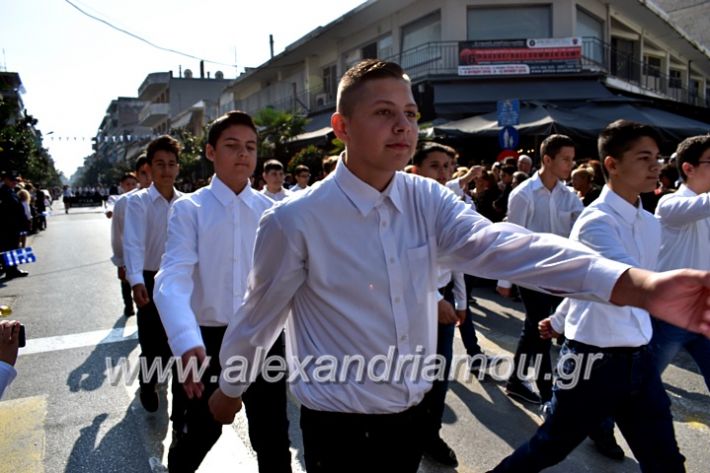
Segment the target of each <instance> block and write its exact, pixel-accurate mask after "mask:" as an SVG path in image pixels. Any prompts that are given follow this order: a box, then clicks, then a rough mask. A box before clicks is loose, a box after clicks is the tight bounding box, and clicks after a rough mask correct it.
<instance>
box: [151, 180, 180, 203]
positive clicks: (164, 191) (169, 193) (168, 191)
mask: <svg viewBox="0 0 710 473" xmlns="http://www.w3.org/2000/svg"><path fill="white" fill-rule="evenodd" d="M155 190H157V191H158V193H160V195H162V196H163V197H165V200H167V201H168V202H170V201H171V200H173V196H174V195H175V188H174V187H173V186H172V185H170V186H161V185H158V184H155Z"/></svg>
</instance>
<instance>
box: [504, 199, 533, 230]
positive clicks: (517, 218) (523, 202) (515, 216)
mask: <svg viewBox="0 0 710 473" xmlns="http://www.w3.org/2000/svg"><path fill="white" fill-rule="evenodd" d="M528 206H529V205H528V197H527V195H525V193H524V192H511V193H510V195H509V196H508V222H510V223H514V224H516V225H520V226H521V227H524V226H525V223H526V222H527V220H528Z"/></svg>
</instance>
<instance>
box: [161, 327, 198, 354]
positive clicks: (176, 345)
mask: <svg viewBox="0 0 710 473" xmlns="http://www.w3.org/2000/svg"><path fill="white" fill-rule="evenodd" d="M168 343H169V344H170V350H172V352H173V355H175V356H182V355H184V354H185V352H187V351H188V350H192V349H193V348H197V347H202V348H205V343H204V341H203V340H202V336H201V335H200V334H199V333H195V332H193V331H192V330H185V331H184V332H182V333H181V334H180V335H178V336H177V337H175V338H169V339H168Z"/></svg>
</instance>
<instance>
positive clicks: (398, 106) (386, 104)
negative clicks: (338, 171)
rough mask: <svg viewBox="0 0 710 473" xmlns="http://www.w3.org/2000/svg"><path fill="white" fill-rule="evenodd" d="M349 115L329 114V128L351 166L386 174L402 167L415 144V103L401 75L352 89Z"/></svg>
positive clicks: (412, 152) (375, 80)
mask: <svg viewBox="0 0 710 473" xmlns="http://www.w3.org/2000/svg"><path fill="white" fill-rule="evenodd" d="M355 93H356V94H357V98H356V100H355V101H354V103H355V106H354V107H353V110H352V112H351V113H350V115H349V116H345V115H343V114H341V113H335V114H334V115H333V120H332V122H333V129H334V130H335V134H336V135H337V136H338V138H340V139H341V140H342V141H343V142H344V143H345V146H346V148H347V155H346V157H347V162H348V166H349V167H351V169H357V170H359V171H362V172H364V173H367V174H370V175H386V174H391V173H394V172H395V171H399V170H401V169H403V168H404V166H405V165H406V164H407V162H408V161H409V160H410V159H411V158H412V155H413V154H414V151H415V146H416V144H417V133H418V130H419V127H418V125H417V115H418V110H417V104H416V103H415V102H414V97H413V96H412V90H411V87H410V84H409V83H408V82H407V81H405V80H403V79H396V78H384V79H374V80H370V81H367V82H365V83H363V84H362V85H361V86H360V88H359V90H357V91H356V92H355Z"/></svg>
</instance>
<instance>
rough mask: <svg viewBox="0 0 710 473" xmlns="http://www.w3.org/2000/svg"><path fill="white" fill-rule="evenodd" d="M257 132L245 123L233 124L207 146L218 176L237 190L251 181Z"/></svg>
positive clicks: (207, 151)
mask: <svg viewBox="0 0 710 473" xmlns="http://www.w3.org/2000/svg"><path fill="white" fill-rule="evenodd" d="M256 150H257V146H256V133H254V130H252V129H251V128H249V127H248V126H244V125H232V126H230V127H228V128H227V129H225V130H224V131H223V132H222V134H220V135H219V138H218V139H217V144H216V146H214V147H213V146H212V145H210V144H208V145H207V147H206V154H207V159H209V160H210V161H212V162H213V163H214V171H215V174H216V175H217V177H219V179H220V180H221V181H222V182H224V183H225V184H226V186H227V187H229V188H230V189H232V190H233V191H235V192H240V191H241V190H242V189H243V188H244V186H246V185H247V184H248V182H249V177H250V176H251V175H252V174H253V173H254V169H255V168H256Z"/></svg>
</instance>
